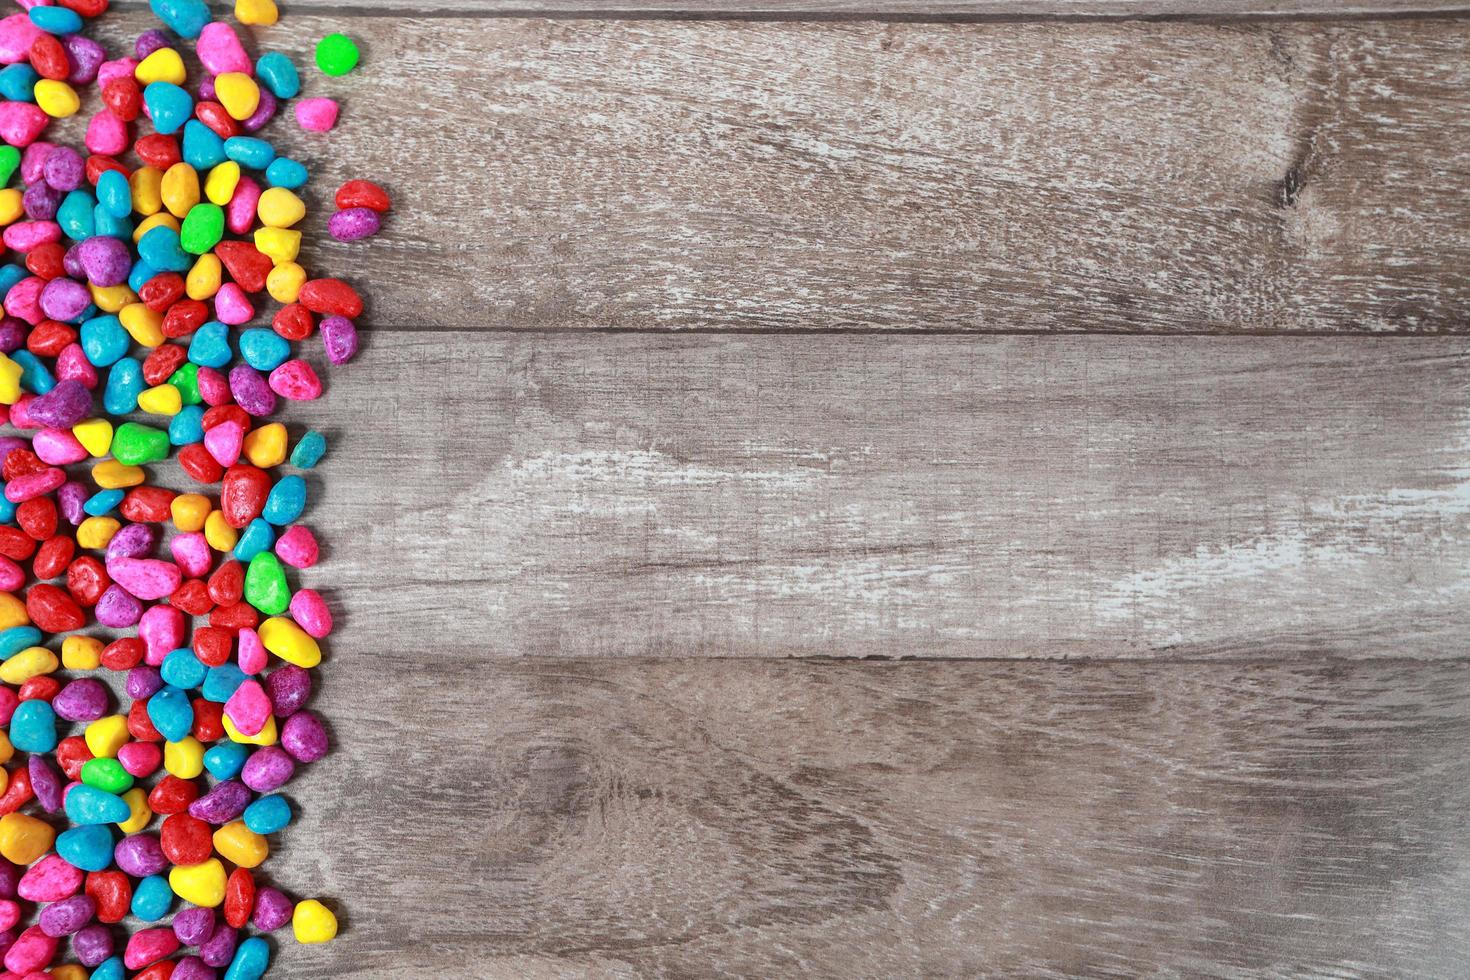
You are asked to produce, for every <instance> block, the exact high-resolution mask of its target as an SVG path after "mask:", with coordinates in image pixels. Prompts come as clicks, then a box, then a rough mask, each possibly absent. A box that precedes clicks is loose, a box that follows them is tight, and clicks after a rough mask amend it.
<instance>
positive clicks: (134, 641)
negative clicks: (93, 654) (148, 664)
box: [101, 636, 148, 670]
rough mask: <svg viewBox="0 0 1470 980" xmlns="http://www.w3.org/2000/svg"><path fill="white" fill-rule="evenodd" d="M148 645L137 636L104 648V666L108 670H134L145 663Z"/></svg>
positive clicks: (114, 642)
mask: <svg viewBox="0 0 1470 980" xmlns="http://www.w3.org/2000/svg"><path fill="white" fill-rule="evenodd" d="M147 653H148V645H147V644H146V643H144V642H143V641H142V640H140V639H138V638H137V637H136V636H124V637H120V638H118V639H116V640H113V641H112V642H111V643H109V644H107V646H105V647H103V648H102V653H101V660H102V666H104V667H106V668H107V669H108V670H132V669H133V668H134V667H136V666H138V665H139V664H140V663H142V662H143V658H144V657H145V656H146V655H147Z"/></svg>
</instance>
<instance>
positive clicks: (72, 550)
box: [31, 534, 77, 598]
mask: <svg viewBox="0 0 1470 980" xmlns="http://www.w3.org/2000/svg"><path fill="white" fill-rule="evenodd" d="M76 550H77V543H76V542H75V541H73V540H72V539H71V538H68V537H63V536H62V535H59V534H58V535H57V536H56V537H54V538H47V539H46V541H45V542H44V543H43V544H42V545H41V547H40V548H39V549H37V551H36V559H35V561H33V562H31V571H32V572H34V573H35V575H36V578H40V579H47V578H57V577H58V576H60V575H61V573H62V572H64V571H66V567H67V566H68V565H70V564H71V560H72V557H73V556H74V555H75V554H76ZM73 598H75V596H73Z"/></svg>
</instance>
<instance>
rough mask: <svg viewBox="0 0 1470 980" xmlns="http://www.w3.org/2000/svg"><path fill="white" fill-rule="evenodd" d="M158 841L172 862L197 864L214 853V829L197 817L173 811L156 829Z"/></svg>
mask: <svg viewBox="0 0 1470 980" xmlns="http://www.w3.org/2000/svg"><path fill="white" fill-rule="evenodd" d="M158 842H159V843H160V844H162V845H163V853H164V856H166V857H167V858H168V859H169V860H170V861H172V862H173V863H174V864H181V865H183V864H199V863H200V862H202V861H207V860H208V859H209V856H210V855H211V854H213V853H214V830H213V828H211V827H210V826H209V824H207V823H205V822H204V821H203V820H200V819H199V818H198V817H191V816H189V814H187V813H175V814H171V815H170V816H168V817H166V818H165V819H164V821H163V826H162V827H160V828H159V829H158Z"/></svg>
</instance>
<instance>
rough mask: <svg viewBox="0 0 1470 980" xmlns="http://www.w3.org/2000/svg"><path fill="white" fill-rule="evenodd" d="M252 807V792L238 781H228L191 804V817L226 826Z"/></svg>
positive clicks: (216, 785)
mask: <svg viewBox="0 0 1470 980" xmlns="http://www.w3.org/2000/svg"><path fill="white" fill-rule="evenodd" d="M249 805H250V790H248V789H246V788H245V785H244V784H243V783H241V782H239V781H238V780H234V779H226V780H225V781H224V782H222V783H216V784H215V787H214V789H211V790H210V791H209V792H208V793H205V794H204V795H203V796H201V797H199V799H197V800H195V801H194V802H193V803H190V804H189V816H191V817H196V818H198V819H200V820H203V821H204V822H205V823H212V824H226V823H229V822H230V821H231V820H234V819H235V818H236V817H238V816H239V815H240V814H242V813H244V812H245V808H246V807H247V806H249Z"/></svg>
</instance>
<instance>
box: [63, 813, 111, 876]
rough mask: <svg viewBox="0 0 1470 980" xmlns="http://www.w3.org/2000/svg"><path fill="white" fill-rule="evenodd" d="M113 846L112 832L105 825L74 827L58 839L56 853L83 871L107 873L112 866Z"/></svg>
mask: <svg viewBox="0 0 1470 980" xmlns="http://www.w3.org/2000/svg"><path fill="white" fill-rule="evenodd" d="M112 846H113V845H112V831H111V829H109V828H108V827H106V826H105V825H103V824H93V825H92V826H90V827H73V828H72V829H70V830H66V831H62V832H61V834H60V835H58V836H57V838H56V853H57V854H60V855H61V859H62V860H63V861H65V862H66V863H67V864H69V865H71V866H72V867H73V868H81V869H82V870H83V871H106V870H107V869H108V867H110V866H111V865H112Z"/></svg>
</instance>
